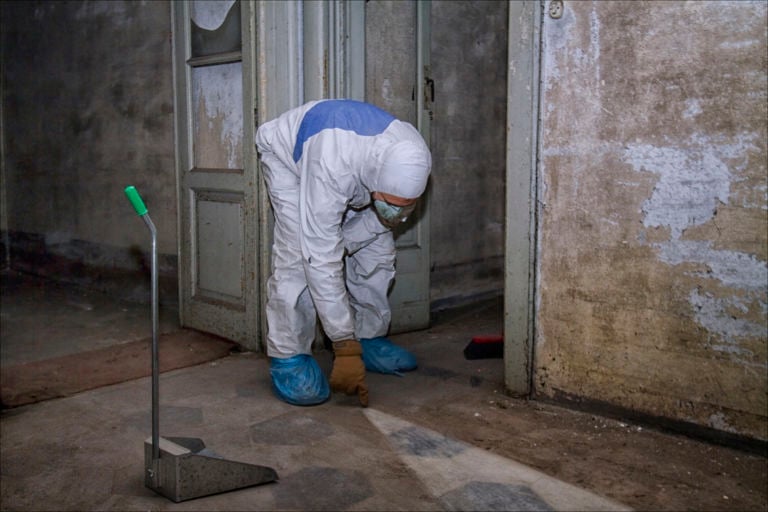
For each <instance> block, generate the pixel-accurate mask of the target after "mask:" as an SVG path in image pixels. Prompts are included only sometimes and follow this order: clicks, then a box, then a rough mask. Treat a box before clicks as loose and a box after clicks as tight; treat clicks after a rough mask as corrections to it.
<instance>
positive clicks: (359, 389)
mask: <svg viewBox="0 0 768 512" xmlns="http://www.w3.org/2000/svg"><path fill="white" fill-rule="evenodd" d="M333 352H334V354H335V357H334V359H333V370H331V380H330V384H331V390H333V391H337V392H340V393H346V394H348V395H354V394H357V398H358V399H359V400H360V405H362V406H363V407H368V385H367V384H366V383H365V365H364V364H363V359H362V357H361V356H362V354H363V348H362V347H361V346H360V343H359V342H358V341H356V340H343V341H335V342H334V343H333Z"/></svg>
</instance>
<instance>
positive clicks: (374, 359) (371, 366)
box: [360, 336, 417, 375]
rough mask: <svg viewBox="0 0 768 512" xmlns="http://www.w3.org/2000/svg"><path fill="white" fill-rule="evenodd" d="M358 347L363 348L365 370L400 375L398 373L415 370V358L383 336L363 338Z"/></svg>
mask: <svg viewBox="0 0 768 512" xmlns="http://www.w3.org/2000/svg"><path fill="white" fill-rule="evenodd" d="M360 345H362V347H363V363H364V364H365V369H366V370H369V371H372V372H378V373H388V374H392V375H400V372H409V371H411V370H415V369H416V366H417V363H416V357H415V356H414V355H413V354H411V353H410V352H408V351H407V350H405V349H404V348H401V347H398V346H397V345H395V344H394V343H392V342H391V341H390V340H389V339H387V338H385V337H384V336H379V337H378V338H363V339H361V340H360Z"/></svg>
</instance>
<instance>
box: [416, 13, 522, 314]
mask: <svg viewBox="0 0 768 512" xmlns="http://www.w3.org/2000/svg"><path fill="white" fill-rule="evenodd" d="M507 23H508V21H507V3H506V2H433V3H432V26H431V30H432V45H431V49H432V76H433V79H434V80H435V102H434V120H433V122H432V154H433V167H434V171H433V172H434V180H433V183H432V196H431V198H430V204H431V205H432V210H431V215H432V217H431V229H432V231H431V234H432V237H431V240H432V242H431V243H432V274H431V279H432V290H431V293H432V300H433V301H434V303H435V305H436V306H437V307H440V306H441V305H442V304H445V305H450V304H457V303H460V302H462V301H466V300H472V299H477V298H480V297H485V296H491V295H496V294H501V293H502V290H503V287H504V284H503V283H504V278H503V270H504V256H503V255H504V179H505V170H506V153H505V148H506V130H505V126H506V115H507V113H506V98H507V88H506V87H507V85H506V69H507Z"/></svg>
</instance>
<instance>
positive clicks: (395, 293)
mask: <svg viewBox="0 0 768 512" xmlns="http://www.w3.org/2000/svg"><path fill="white" fill-rule="evenodd" d="M429 18H430V2H429V1H408V2H404V1H392V2H384V1H382V2H375V3H373V2H371V3H367V4H366V59H367V63H366V78H365V80H366V99H367V101H369V102H370V103H374V104H376V105H378V106H380V107H382V108H384V109H385V110H387V111H389V112H391V113H392V114H393V115H395V116H396V117H398V118H399V119H402V120H404V121H408V122H410V123H412V124H413V125H415V126H416V127H417V128H418V129H419V131H420V132H421V134H422V136H423V137H424V140H425V141H427V144H429V140H430V121H431V118H432V100H433V99H434V98H433V96H434V87H433V84H432V81H431V79H430V70H429V23H430V21H429ZM383 20H386V22H383ZM432 179H437V178H436V177H435V176H434V174H433V177H432ZM429 191H430V188H429V187H428V188H427V191H426V193H425V195H424V197H422V199H421V201H420V202H419V207H418V209H417V210H416V211H415V212H414V213H413V214H412V218H411V219H410V220H409V222H407V223H406V224H405V228H404V229H401V230H397V231H396V232H395V240H396V246H397V269H396V270H397V273H396V277H395V283H394V286H393V287H392V291H391V292H390V295H389V302H390V306H391V307H392V324H391V328H390V332H391V333H398V332H405V331H412V330H418V329H424V328H426V327H428V326H429V267H430V257H429V195H430V192H429Z"/></svg>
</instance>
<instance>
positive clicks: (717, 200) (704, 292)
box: [534, 1, 768, 440]
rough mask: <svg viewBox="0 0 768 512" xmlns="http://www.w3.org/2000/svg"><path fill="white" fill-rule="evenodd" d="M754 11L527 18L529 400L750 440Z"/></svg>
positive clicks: (767, 228) (759, 355)
mask: <svg viewBox="0 0 768 512" xmlns="http://www.w3.org/2000/svg"><path fill="white" fill-rule="evenodd" d="M767 7H768V4H766V3H765V2H762V1H755V2H747V1H742V2H727V1H725V2H715V1H711V2H682V1H680V2H644V1H643V2H640V1H637V2H635V1H630V2H600V1H596V2H586V1H584V2H569V1H566V2H565V12H564V15H563V17H562V18H560V19H552V18H550V17H549V16H546V15H545V17H544V23H543V41H542V90H541V139H540V157H541V162H540V173H541V174H540V182H541V187H540V191H539V192H540V205H539V208H540V212H539V233H540V235H539V237H540V243H539V255H538V258H539V260H538V271H539V279H540V286H539V291H538V305H539V307H538V312H537V327H538V336H537V340H536V341H537V344H536V354H535V357H536V369H535V370H536V371H535V383H534V384H535V389H536V391H537V393H540V394H543V395H547V396H567V397H579V398H586V399H589V400H596V401H601V402H604V403H608V404H612V405H615V406H618V407H622V408H627V409H632V410H635V411H640V412H642V413H645V414H650V415H654V416H662V417H666V418H671V419H674V420H679V421H683V422H688V423H692V424H696V425H698V426H703V427H711V428H714V429H717V430H722V431H727V432H730V433H734V434H740V435H746V436H750V437H753V438H758V439H762V440H765V439H768V427H767V422H766V415H767V414H768V412H767V411H768V402H767V400H766V397H767V395H768V380H767V377H766V376H767V375H768V367H767V364H766V352H767V350H766V345H767V344H768V335H767V330H768V321H767V320H766V316H767V315H768V266H767V264H766V260H768V187H767V183H766V181H767V179H768V178H767V172H768V170H767V169H766V159H767V158H768V151H767V150H766V139H767V137H768V132H767V130H766V120H767V119H768V112H767V111H766V100H767V99H768V98H767V97H766V86H767V82H766V64H767V61H768V57H767V56H768V45H767V44H766V22H767V21H768V20H767V14H766V9H767Z"/></svg>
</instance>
